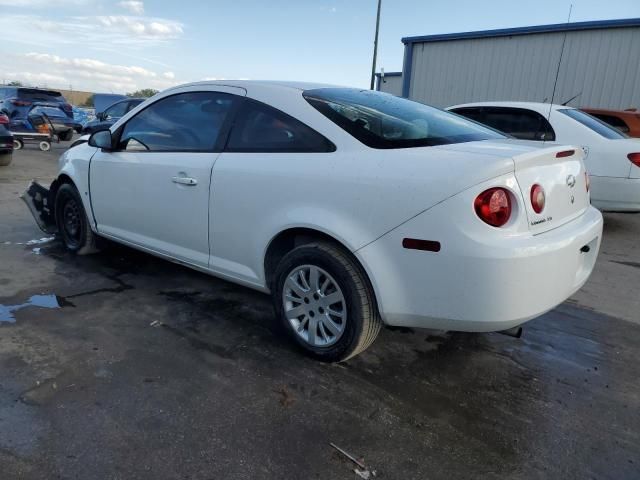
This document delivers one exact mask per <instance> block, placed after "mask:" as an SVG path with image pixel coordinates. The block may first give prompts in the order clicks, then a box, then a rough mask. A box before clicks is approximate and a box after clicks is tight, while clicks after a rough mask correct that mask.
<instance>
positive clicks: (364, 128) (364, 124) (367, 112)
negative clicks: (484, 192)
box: [304, 88, 507, 148]
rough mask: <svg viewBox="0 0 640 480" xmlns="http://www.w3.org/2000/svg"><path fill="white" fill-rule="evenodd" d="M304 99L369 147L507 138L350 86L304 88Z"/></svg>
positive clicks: (435, 111)
mask: <svg viewBox="0 0 640 480" xmlns="http://www.w3.org/2000/svg"><path fill="white" fill-rule="evenodd" d="M304 97H305V98H306V100H307V101H308V102H309V103H310V104H311V105H313V106H314V107H315V108H316V109H317V110H319V111H320V112H321V113H322V114H324V115H325V116H326V117H327V118H329V119H330V120H331V121H333V122H334V123H336V124H337V125H338V126H340V127H341V128H343V129H344V130H346V131H347V132H348V133H349V134H351V135H352V136H354V137H355V138H356V139H358V140H359V141H361V142H362V143H364V144H365V145H367V146H369V147H373V148H410V147H425V146H433V145H447V144H451V143H463V142H473V141H477V140H489V139H496V138H507V137H505V136H504V135H502V134H500V133H498V132H496V131H494V130H491V129H488V128H486V127H484V126H482V125H478V124H477V123H475V122H471V121H469V120H467V119H465V118H462V117H460V116H458V115H453V114H451V113H448V112H445V111H443V110H439V109H437V108H433V107H429V106H427V105H423V104H421V103H417V102H412V101H410V100H406V99H404V98H399V97H394V96H393V95H389V94H386V93H381V92H375V91H371V90H358V89H353V88H320V89H314V90H306V91H305V92H304Z"/></svg>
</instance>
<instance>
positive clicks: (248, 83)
mask: <svg viewBox="0 0 640 480" xmlns="http://www.w3.org/2000/svg"><path fill="white" fill-rule="evenodd" d="M198 85H203V86H204V85H219V86H221V87H239V88H244V89H246V90H249V89H252V88H260V87H276V88H281V89H283V90H291V89H292V90H311V89H314V88H327V87H334V88H335V87H339V85H330V84H326V83H317V82H296V81H286V80H204V81H201V82H192V83H186V84H182V85H176V86H175V87H172V88H170V89H169V90H173V89H177V88H184V87H194V86H198Z"/></svg>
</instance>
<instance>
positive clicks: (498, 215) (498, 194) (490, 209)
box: [473, 188, 511, 227]
mask: <svg viewBox="0 0 640 480" xmlns="http://www.w3.org/2000/svg"><path fill="white" fill-rule="evenodd" d="M473 206H474V208H475V210H476V214H477V215H478V217H480V219H481V220H482V221H483V222H485V223H488V224H489V225H491V226H493V227H501V226H503V225H504V224H505V223H507V222H508V221H509V217H511V197H510V196H509V192H508V191H507V190H505V189H504V188H490V189H489V190H485V191H484V192H482V193H481V194H480V195H478V196H477V198H476V200H475V202H474V203H473Z"/></svg>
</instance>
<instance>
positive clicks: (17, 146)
mask: <svg viewBox="0 0 640 480" xmlns="http://www.w3.org/2000/svg"><path fill="white" fill-rule="evenodd" d="M23 148H24V142H23V141H22V140H20V139H19V138H14V139H13V149H14V150H22V149H23Z"/></svg>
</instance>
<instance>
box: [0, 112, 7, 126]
mask: <svg viewBox="0 0 640 480" xmlns="http://www.w3.org/2000/svg"><path fill="white" fill-rule="evenodd" d="M8 123H9V117H7V116H6V115H4V114H2V113H0V125H7V124H8Z"/></svg>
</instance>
